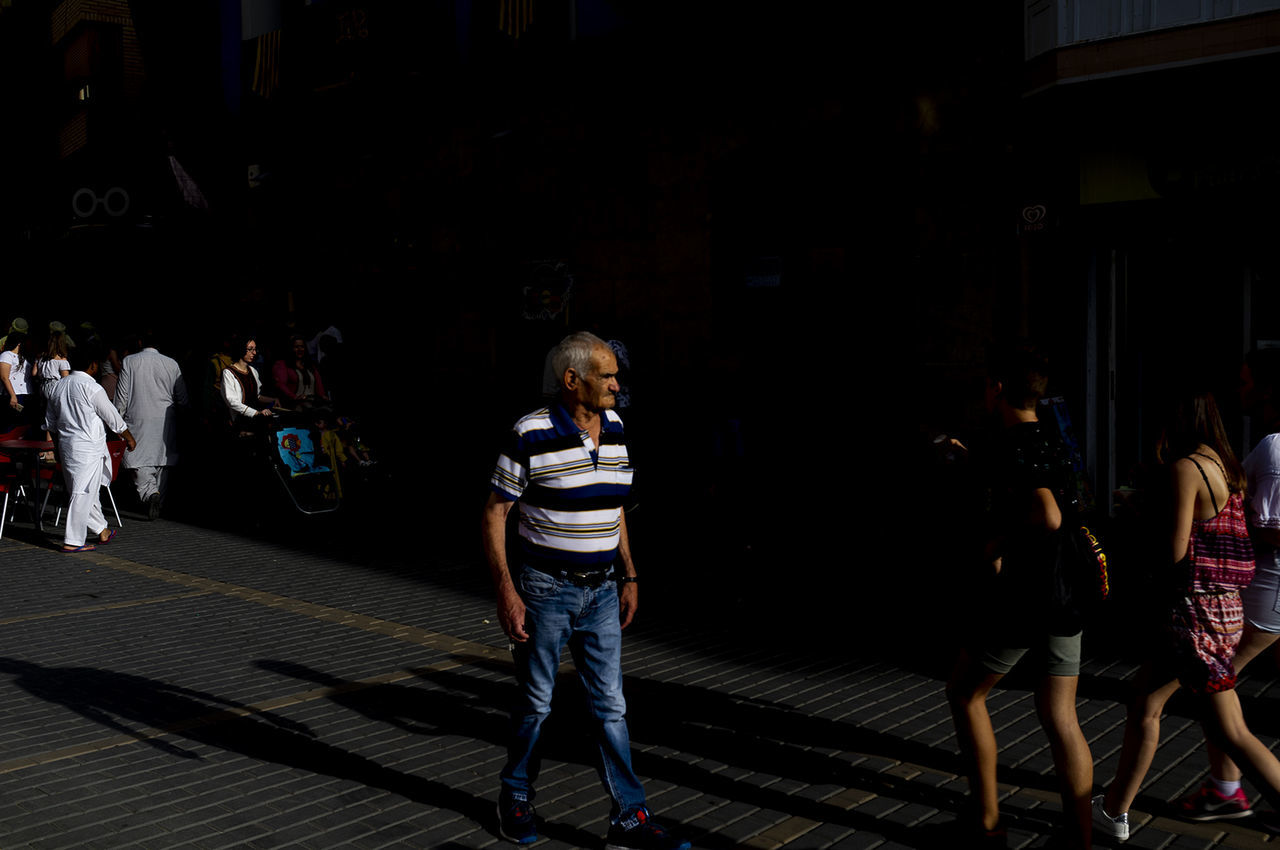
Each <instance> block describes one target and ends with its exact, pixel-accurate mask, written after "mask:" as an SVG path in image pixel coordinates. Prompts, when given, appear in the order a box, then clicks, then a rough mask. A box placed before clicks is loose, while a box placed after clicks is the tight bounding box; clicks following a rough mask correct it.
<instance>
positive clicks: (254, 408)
mask: <svg viewBox="0 0 1280 850" xmlns="http://www.w3.org/2000/svg"><path fill="white" fill-rule="evenodd" d="M235 350H236V351H238V352H239V357H238V358H237V359H235V360H232V361H231V366H230V367H228V368H226V369H223V370H222V397H223V399H224V400H225V401H226V402H227V409H228V411H229V413H230V417H231V424H232V425H233V426H235V427H237V428H240V429H244V430H248V429H251V428H254V427H256V426H257V424H258V423H260V422H262V421H264V420H265V419H268V418H270V417H271V407H272V406H273V405H275V404H276V403H277V400H276V399H274V398H271V397H270V396H265V395H263V394H262V380H261V379H260V378H259V377H258V370H257V369H255V368H253V365H252V364H253V359H254V358H255V357H257V356H258V343H257V341H256V340H255V339H253V338H252V337H250V338H249V339H247V340H245V342H244V344H243V345H242V346H236V348H235Z"/></svg>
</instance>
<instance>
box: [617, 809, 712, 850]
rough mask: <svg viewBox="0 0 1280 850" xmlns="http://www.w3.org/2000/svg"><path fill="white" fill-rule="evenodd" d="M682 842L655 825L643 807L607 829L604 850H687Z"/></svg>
mask: <svg viewBox="0 0 1280 850" xmlns="http://www.w3.org/2000/svg"><path fill="white" fill-rule="evenodd" d="M691 846H692V845H690V844H689V842H688V841H682V840H680V839H679V838H676V837H675V836H674V835H672V834H671V833H669V832H667V830H666V828H665V827H663V826H662V825H661V824H659V823H657V822H656V821H655V820H653V818H652V817H651V816H650V814H649V810H648V809H646V808H645V807H644V806H641V807H639V808H638V809H632V810H631V811H630V812H627V813H626V814H625V815H623V816H622V817H620V818H619V819H618V822H617V823H615V824H613V825H612V826H610V827H609V837H608V838H606V839H605V845H604V848H605V850H689V848H690V847H691Z"/></svg>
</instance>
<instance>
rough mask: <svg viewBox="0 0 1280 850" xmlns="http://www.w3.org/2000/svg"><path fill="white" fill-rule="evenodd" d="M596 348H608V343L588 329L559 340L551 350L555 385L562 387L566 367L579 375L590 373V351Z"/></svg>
mask: <svg viewBox="0 0 1280 850" xmlns="http://www.w3.org/2000/svg"><path fill="white" fill-rule="evenodd" d="M597 348H603V349H605V350H608V348H609V344H608V343H606V342H605V341H604V340H602V339H601V338H600V337H598V336H596V335H595V334H593V333H591V332H589V331H578V332H577V333H576V334H569V335H568V336H567V337H565V338H564V339H562V340H560V344H559V345H557V346H556V347H555V350H554V351H552V352H551V368H552V369H554V370H555V373H556V384H557V386H559V387H560V388H563V387H564V373H565V370H567V369H572V370H573V371H575V372H577V373H578V374H579V375H589V374H591V353H592V352H594V351H595V350H596V349H597Z"/></svg>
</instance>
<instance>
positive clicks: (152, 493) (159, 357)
mask: <svg viewBox="0 0 1280 850" xmlns="http://www.w3.org/2000/svg"><path fill="white" fill-rule="evenodd" d="M141 342H142V345H143V347H142V349H141V350H140V351H138V352H137V353H136V354H130V355H129V356H128V357H126V358H125V359H124V363H123V364H122V365H121V370H120V382H119V383H118V384H116V399H115V401H116V410H118V411H120V413H121V415H123V416H124V419H125V421H126V422H127V423H129V426H130V428H132V430H133V432H134V434H135V435H136V436H137V439H138V450H137V451H136V452H130V453H129V454H127V455H125V457H124V460H123V462H122V463H121V465H122V466H123V467H124V468H125V469H131V470H133V486H134V489H135V490H137V493H138V501H139V502H141V503H142V505H143V507H144V508H145V509H146V511H147V519H156V518H157V517H159V516H160V508H161V506H162V505H163V504H164V498H165V495H166V494H167V492H168V489H169V487H168V484H169V467H171V466H174V465H176V464H177V462H178V407H179V406H186V404H187V385H186V383H185V382H184V381H183V380H182V370H181V369H180V368H178V361H176V360H174V359H173V358H172V357H166V356H165V355H163V354H161V353H160V352H159V351H157V350H156V349H155V346H153V345H151V341H150V340H146V339H144V340H142V341H141Z"/></svg>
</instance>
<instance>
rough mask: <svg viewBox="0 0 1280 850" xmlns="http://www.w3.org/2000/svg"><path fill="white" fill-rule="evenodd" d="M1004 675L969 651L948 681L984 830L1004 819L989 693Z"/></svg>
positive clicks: (962, 750)
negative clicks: (990, 669)
mask: <svg viewBox="0 0 1280 850" xmlns="http://www.w3.org/2000/svg"><path fill="white" fill-rule="evenodd" d="M1001 678H1002V677H1001V676H1000V675H998V674H996V673H991V672H988V671H987V670H986V669H984V668H983V667H982V666H981V665H979V664H978V663H977V662H976V661H975V660H974V659H973V658H972V656H970V655H969V653H967V652H962V653H961V654H960V658H959V659H958V660H957V661H956V667H955V670H954V671H953V672H952V674H951V681H949V682H947V701H948V702H949V703H950V704H951V717H952V719H954V720H955V724H956V738H957V739H958V740H959V742H960V751H961V752H962V753H963V754H964V755H965V757H966V758H967V759H968V761H969V790H970V791H971V793H972V794H973V796H974V799H975V801H976V802H977V804H978V818H979V820H980V821H981V823H982V828H983V829H995V828H996V826H997V824H999V822H1000V805H999V802H998V800H997V797H996V755H997V749H996V735H995V732H994V731H993V730H992V728H991V715H990V714H988V713H987V694H989V693H990V692H991V689H992V688H993V687H995V684H996V682H999V681H1000V679H1001Z"/></svg>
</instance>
